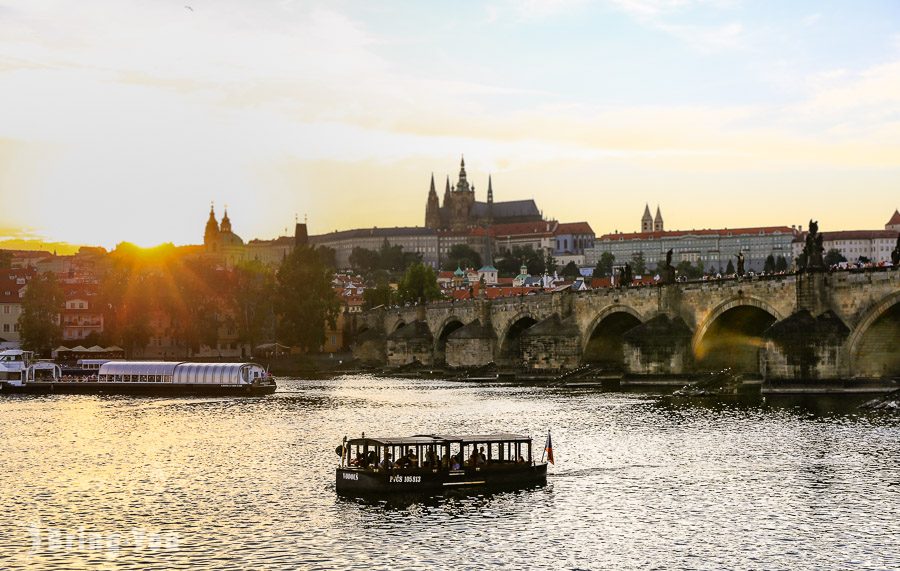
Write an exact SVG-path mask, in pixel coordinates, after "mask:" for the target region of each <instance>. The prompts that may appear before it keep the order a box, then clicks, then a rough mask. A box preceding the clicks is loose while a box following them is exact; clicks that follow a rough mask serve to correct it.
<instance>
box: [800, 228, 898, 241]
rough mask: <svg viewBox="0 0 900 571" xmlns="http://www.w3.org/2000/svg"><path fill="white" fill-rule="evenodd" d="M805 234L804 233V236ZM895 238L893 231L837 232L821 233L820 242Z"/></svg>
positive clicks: (895, 234)
mask: <svg viewBox="0 0 900 571" xmlns="http://www.w3.org/2000/svg"><path fill="white" fill-rule="evenodd" d="M805 235H806V232H804V236H805ZM896 237H897V233H896V232H894V231H893V230H839V231H837V232H822V240H823V241H825V242H832V241H834V240H874V239H876V238H890V239H894V238H896Z"/></svg>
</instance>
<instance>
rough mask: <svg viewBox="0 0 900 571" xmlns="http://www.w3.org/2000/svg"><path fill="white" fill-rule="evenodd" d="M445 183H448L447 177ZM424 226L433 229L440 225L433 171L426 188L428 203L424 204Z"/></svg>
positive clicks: (439, 207) (439, 208) (439, 206)
mask: <svg viewBox="0 0 900 571" xmlns="http://www.w3.org/2000/svg"><path fill="white" fill-rule="evenodd" d="M447 185H448V186H449V185H450V181H449V179H448V180H447ZM425 227H426V228H431V229H433V230H437V229H439V228H440V227H441V205H440V204H439V203H438V195H437V191H436V190H435V188H434V173H432V174H431V188H429V189H428V204H427V205H426V206H425Z"/></svg>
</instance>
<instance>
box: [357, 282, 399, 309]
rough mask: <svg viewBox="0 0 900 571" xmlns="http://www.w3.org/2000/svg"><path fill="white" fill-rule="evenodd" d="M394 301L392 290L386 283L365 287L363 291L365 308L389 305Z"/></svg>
mask: <svg viewBox="0 0 900 571" xmlns="http://www.w3.org/2000/svg"><path fill="white" fill-rule="evenodd" d="M393 301H394V290H393V289H391V286H389V285H387V284H381V285H378V286H375V287H369V288H366V290H365V291H364V292H363V308H364V309H366V310H369V309H372V308H373V307H378V306H379V305H391V304H392V302H393Z"/></svg>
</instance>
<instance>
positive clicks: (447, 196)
mask: <svg viewBox="0 0 900 571" xmlns="http://www.w3.org/2000/svg"><path fill="white" fill-rule="evenodd" d="M444 208H450V175H449V174H448V175H447V184H446V185H445V186H444Z"/></svg>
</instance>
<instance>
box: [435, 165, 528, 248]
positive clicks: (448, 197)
mask: <svg viewBox="0 0 900 571" xmlns="http://www.w3.org/2000/svg"><path fill="white" fill-rule="evenodd" d="M541 220H543V216H542V215H541V211H540V210H538V207H537V204H535V202H534V200H530V199H529V200H509V201H505V202H494V186H493V182H492V181H491V177H490V176H488V188H487V202H479V201H477V200H475V185H470V184H469V181H468V178H467V176H466V161H465V158H463V159H461V160H460V163H459V178H458V180H457V181H456V185H455V186H452V187H451V186H450V177H449V176H447V182H446V184H445V186H444V200H443V204H441V203H440V201H439V200H438V194H437V190H436V189H435V186H434V175H433V174H432V175H431V188H430V189H429V190H428V202H427V204H426V206H425V227H426V228H430V229H432V230H451V231H456V232H460V231H464V230H468V229H470V228H476V227H483V226H490V225H493V224H511V223H516V222H540V221H541Z"/></svg>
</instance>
